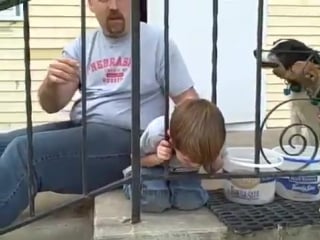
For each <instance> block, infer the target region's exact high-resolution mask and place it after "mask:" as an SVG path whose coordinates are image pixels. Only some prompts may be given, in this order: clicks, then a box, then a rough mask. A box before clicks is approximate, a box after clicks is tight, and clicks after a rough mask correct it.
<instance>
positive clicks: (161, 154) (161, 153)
mask: <svg viewBox="0 0 320 240" xmlns="http://www.w3.org/2000/svg"><path fill="white" fill-rule="evenodd" d="M157 157H158V159H159V160H161V161H162V162H164V161H168V160H170V159H171V157H172V148H171V146H170V143H169V142H168V141H166V140H161V142H160V143H159V145H158V147H157Z"/></svg>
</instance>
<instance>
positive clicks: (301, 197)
mask: <svg viewBox="0 0 320 240" xmlns="http://www.w3.org/2000/svg"><path fill="white" fill-rule="evenodd" d="M294 146H295V147H296V149H297V150H293V149H292V147H291V146H289V145H287V146H283V147H284V149H285V150H286V151H287V152H289V153H290V152H293V151H299V150H300V149H302V147H303V146H301V145H294ZM273 150H274V151H276V152H278V153H280V154H281V155H282V156H283V159H284V162H283V164H282V165H281V166H280V167H279V169H281V170H286V171H294V170H297V169H298V168H301V167H302V166H304V165H305V164H306V163H310V164H309V165H308V166H307V167H305V168H304V169H303V170H301V171H307V170H309V171H310V170H320V151H319V150H318V152H317V154H316V156H315V158H314V159H311V157H312V155H313V153H314V151H315V148H314V147H313V146H307V147H306V149H305V151H304V152H303V153H301V155H299V156H290V155H287V154H285V153H284V152H283V151H282V149H281V148H280V147H275V148H274V149H273ZM319 188H320V176H293V177H278V178H277V181H276V193H277V194H278V195H279V196H280V197H282V198H285V199H289V200H292V201H302V202H312V201H318V200H320V190H319Z"/></svg>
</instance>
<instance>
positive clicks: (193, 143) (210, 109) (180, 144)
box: [170, 99, 226, 172]
mask: <svg viewBox="0 0 320 240" xmlns="http://www.w3.org/2000/svg"><path fill="white" fill-rule="evenodd" d="M170 137H171V141H172V147H173V148H175V149H177V150H179V151H180V152H181V153H182V154H183V155H186V156H187V157H188V158H190V160H191V161H192V162H194V163H198V164H201V165H202V166H203V167H204V168H205V169H206V170H207V171H208V170H209V171H208V172H210V171H212V163H213V162H214V161H215V160H216V159H217V158H218V156H219V154H220V152H221V149H222V147H223V145H224V143H225V138H226V129H225V122H224V117H223V115H222V113H221V112H220V110H219V108H218V107H217V106H216V105H215V104H214V103H211V102H209V101H208V100H205V99H187V100H184V101H183V102H182V103H180V104H179V105H177V106H176V107H175V109H174V111H173V113H172V116H171V120H170Z"/></svg>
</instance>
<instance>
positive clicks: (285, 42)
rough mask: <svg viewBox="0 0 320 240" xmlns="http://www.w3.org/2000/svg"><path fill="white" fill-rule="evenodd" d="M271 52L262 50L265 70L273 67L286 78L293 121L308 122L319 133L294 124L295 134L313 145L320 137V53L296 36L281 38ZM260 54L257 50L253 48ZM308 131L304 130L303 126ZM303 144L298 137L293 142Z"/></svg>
mask: <svg viewBox="0 0 320 240" xmlns="http://www.w3.org/2000/svg"><path fill="white" fill-rule="evenodd" d="M273 45H274V46H273V47H272V48H271V49H270V50H269V51H268V52H264V51H263V52H262V59H261V62H262V63H261V67H262V69H272V72H273V74H274V75H276V76H277V77H279V78H280V79H283V80H284V83H285V85H286V87H285V88H284V94H285V95H287V96H288V97H289V98H291V99H308V100H296V101H294V100H293V101H291V109H290V110H291V111H290V112H291V116H290V117H291V124H305V125H307V126H309V127H310V128H311V129H312V130H313V131H314V133H316V136H314V134H313V133H312V132H311V131H310V129H305V128H304V127H303V126H302V125H295V126H294V128H293V130H294V134H299V135H302V136H304V137H305V139H306V140H307V143H308V144H310V145H314V144H315V143H316V139H315V138H317V139H320V55H319V53H318V52H317V51H315V50H314V49H312V48H310V47H308V46H307V45H306V44H305V43H303V42H301V41H298V40H296V39H278V40H277V41H275V42H274V44H273ZM253 54H254V56H255V57H257V51H256V50H254V52H253ZM303 128H304V129H305V130H306V131H305V132H304V133H302V129H303ZM301 143H303V141H302V139H301V138H300V139H298V138H295V139H294V144H301Z"/></svg>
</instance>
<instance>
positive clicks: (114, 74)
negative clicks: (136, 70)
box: [63, 23, 193, 129]
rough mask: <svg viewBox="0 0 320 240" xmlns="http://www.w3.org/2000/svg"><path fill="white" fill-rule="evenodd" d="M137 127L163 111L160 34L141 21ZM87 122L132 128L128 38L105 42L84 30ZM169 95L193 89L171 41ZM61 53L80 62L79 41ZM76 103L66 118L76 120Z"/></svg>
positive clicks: (78, 110)
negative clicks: (139, 106) (139, 111)
mask: <svg viewBox="0 0 320 240" xmlns="http://www.w3.org/2000/svg"><path fill="white" fill-rule="evenodd" d="M140 26H141V32H140V38H141V42H140V44H141V78H140V81H141V126H140V128H141V129H145V128H146V126H147V124H148V123H149V122H150V121H152V120H153V119H155V118H157V117H158V116H161V115H164V113H165V98H164V94H163V91H164V85H165V80H164V40H163V39H164V37H163V36H164V35H163V34H164V33H163V30H161V29H158V28H156V27H154V26H151V25H149V24H146V23H141V24H140ZM86 39H87V40H86V48H87V49H86V56H87V60H86V61H87V119H88V122H99V123H106V124H111V125H115V126H118V127H122V128H126V129H131V85H132V84H131V78H132V74H131V36H130V35H127V36H125V37H122V38H118V39H110V38H107V37H106V36H105V35H104V34H103V32H102V30H101V29H98V30H96V31H93V32H88V33H87V36H86ZM169 45H170V46H169V51H170V61H169V62H170V85H169V86H170V96H177V95H179V94H181V93H183V92H184V91H186V90H187V89H189V88H190V87H192V86H193V81H192V79H191V77H190V74H189V72H188V70H187V67H186V65H185V63H184V61H183V59H182V56H181V54H180V52H179V50H178V48H177V46H176V45H175V43H174V42H173V41H172V40H170V44H169ZM63 55H64V56H67V57H71V58H73V59H76V60H78V61H80V60H81V38H80V37H79V38H77V39H75V40H74V41H73V42H72V43H71V44H69V45H67V46H66V47H65V48H64V50H63ZM81 112H82V110H81V101H80V100H78V101H76V102H75V104H74V106H73V108H72V110H71V113H70V118H71V120H73V121H76V122H79V121H81Z"/></svg>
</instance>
